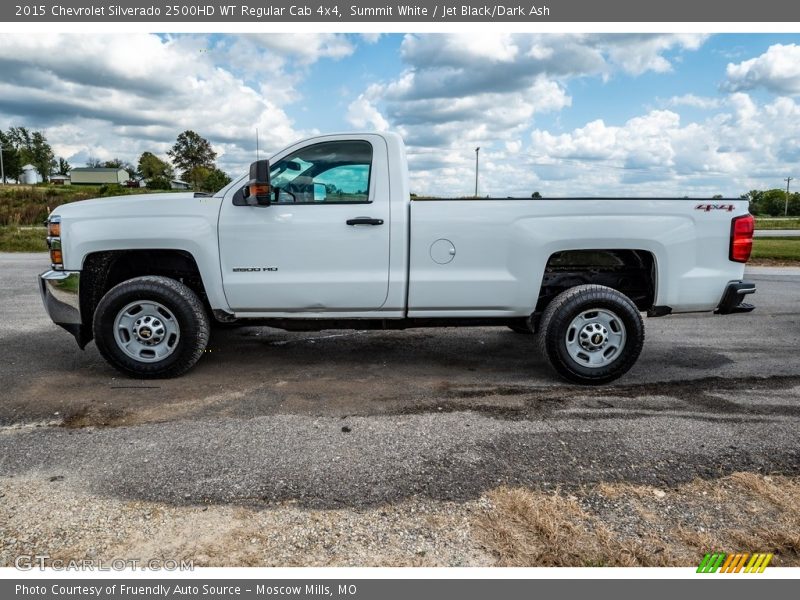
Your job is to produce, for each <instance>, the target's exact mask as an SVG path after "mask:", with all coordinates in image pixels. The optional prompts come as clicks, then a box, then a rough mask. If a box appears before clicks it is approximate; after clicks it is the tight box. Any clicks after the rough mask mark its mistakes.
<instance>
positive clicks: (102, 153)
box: [0, 33, 354, 174]
mask: <svg viewBox="0 0 800 600" xmlns="http://www.w3.org/2000/svg"><path fill="white" fill-rule="evenodd" d="M353 50H354V46H353V44H351V42H350V41H349V39H347V38H346V37H345V36H342V35H334V34H324V33H321V34H297V35H291V36H289V35H285V36H284V35H273V36H267V35H265V36H257V35H245V36H224V37H216V36H215V37H209V36H205V35H185V36H184V35H181V36H166V37H161V36H157V35H151V34H144V33H142V34H126V35H119V34H113V35H112V34H109V35H103V34H93V35H75V34H72V35H69V34H48V35H47V36H32V35H27V34H25V35H3V36H0V127H3V128H7V127H9V126H13V125H26V126H29V127H31V128H34V129H44V131H45V134H46V135H47V137H48V140H49V141H50V143H51V145H53V147H54V150H55V151H56V153H57V154H58V155H59V156H63V157H65V158H67V159H69V160H70V161H71V162H72V164H73V166H78V165H80V164H82V162H83V161H85V160H86V158H87V157H88V156H93V157H97V158H100V159H109V158H113V157H119V158H121V159H123V160H127V161H130V162H134V163H135V162H136V159H137V158H138V156H139V154H140V153H141V152H142V151H144V150H149V151H153V152H156V153H160V154H161V155H162V156H164V155H165V152H166V150H167V149H168V148H169V147H170V145H171V144H172V143H174V141H175V138H176V137H177V135H178V134H179V133H180V132H181V131H184V130H186V129H193V130H195V131H197V132H198V133H200V134H201V135H203V136H204V137H207V138H208V139H209V140H210V141H211V142H212V144H213V146H214V148H215V149H216V150H217V152H218V153H219V156H218V164H219V166H220V167H221V168H223V169H226V170H228V171H229V172H231V173H232V174H233V173H236V172H239V171H240V170H241V169H242V168H243V167H244V166H245V165H246V162H247V161H249V159H250V158H251V157H252V156H253V155H254V153H255V129H256V128H258V129H259V131H260V132H261V143H262V146H261V147H262V150H263V151H264V152H269V151H270V150H278V149H279V148H281V147H282V146H284V145H285V144H287V143H289V142H291V141H293V140H295V139H297V138H298V137H301V136H302V135H303V134H304V133H306V132H309V130H310V127H309V128H304V129H305V130H304V129H300V128H298V127H297V126H296V125H295V124H294V123H293V122H292V120H291V119H290V118H289V116H288V114H287V113H286V110H285V108H284V107H285V106H286V105H287V104H288V103H290V102H292V101H294V100H296V99H297V98H298V96H299V94H298V92H297V86H298V84H299V83H301V82H302V80H303V77H304V76H305V75H306V74H307V69H308V68H309V65H311V64H313V63H314V62H317V61H320V60H325V59H331V60H336V59H339V58H342V57H344V56H347V55H349V54H350V53H352V52H353Z"/></svg>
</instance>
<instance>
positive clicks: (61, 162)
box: [58, 156, 72, 175]
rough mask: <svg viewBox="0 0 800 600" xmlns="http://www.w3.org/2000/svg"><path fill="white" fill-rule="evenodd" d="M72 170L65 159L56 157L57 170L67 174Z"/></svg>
mask: <svg viewBox="0 0 800 600" xmlns="http://www.w3.org/2000/svg"><path fill="white" fill-rule="evenodd" d="M70 171H72V166H70V164H69V163H68V162H67V161H66V159H64V158H61V157H60V156H59V157H58V172H59V173H61V174H62V175H69V172H70Z"/></svg>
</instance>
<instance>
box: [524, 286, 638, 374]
mask: <svg viewBox="0 0 800 600" xmlns="http://www.w3.org/2000/svg"><path fill="white" fill-rule="evenodd" d="M538 341H539V348H540V349H541V352H542V355H543V356H545V357H546V358H547V360H548V361H549V363H550V365H551V366H552V367H553V369H555V370H556V372H558V374H559V375H561V376H562V377H564V378H565V379H568V380H569V381H573V382H575V383H581V384H590V385H591V384H595V385H596V384H602V383H608V382H610V381H613V380H615V379H617V378H618V377H621V376H622V375H624V374H625V373H626V372H627V371H628V370H629V369H630V368H631V367H632V366H633V365H634V363H635V362H636V360H637V359H638V358H639V354H640V353H641V351H642V346H643V344H644V323H643V322H642V316H641V315H640V314H639V310H638V309H637V308H636V305H635V304H634V303H633V302H632V301H631V299H630V298H628V297H627V296H626V295H624V294H622V293H620V292H618V291H616V290H614V289H612V288H609V287H606V286H603V285H579V286H576V287H573V288H570V289H568V290H566V291H564V292H562V293H561V294H559V295H558V296H556V297H555V298H554V299H553V300H552V302H550V304H549V305H548V306H547V308H546V309H545V310H544V313H542V318H541V321H540V326H539V340H538Z"/></svg>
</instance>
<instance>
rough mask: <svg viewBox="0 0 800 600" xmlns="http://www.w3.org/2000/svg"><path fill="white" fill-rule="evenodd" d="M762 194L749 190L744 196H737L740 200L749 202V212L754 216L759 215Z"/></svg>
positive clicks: (758, 191) (759, 191)
mask: <svg viewBox="0 0 800 600" xmlns="http://www.w3.org/2000/svg"><path fill="white" fill-rule="evenodd" d="M763 195H764V192H762V191H761V190H750V191H749V192H747V193H746V194H742V195H741V196H739V197H740V198H741V199H742V200H749V201H750V212H751V213H753V214H754V215H757V214H759V210H760V206H759V203H760V202H761V198H762V197H763Z"/></svg>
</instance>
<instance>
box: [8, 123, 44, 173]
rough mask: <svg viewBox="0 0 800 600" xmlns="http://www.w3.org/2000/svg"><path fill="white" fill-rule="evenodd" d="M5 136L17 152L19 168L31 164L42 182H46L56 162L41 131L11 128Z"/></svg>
mask: <svg viewBox="0 0 800 600" xmlns="http://www.w3.org/2000/svg"><path fill="white" fill-rule="evenodd" d="M7 136H8V142H9V143H10V144H11V145H12V146H13V147H14V148H15V149H16V150H17V152H19V159H20V167H23V166H24V165H26V164H32V165H33V166H34V167H35V168H36V170H37V171H38V172H39V175H40V176H41V178H42V181H47V180H48V179H49V177H50V172H51V171H52V170H53V169H54V168H55V166H56V161H55V155H54V154H53V149H52V148H51V147H50V144H48V143H47V138H46V137H45V135H44V134H43V133H42V132H41V131H30V130H29V129H28V128H27V127H12V128H11V129H9V130H8V134H7Z"/></svg>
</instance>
